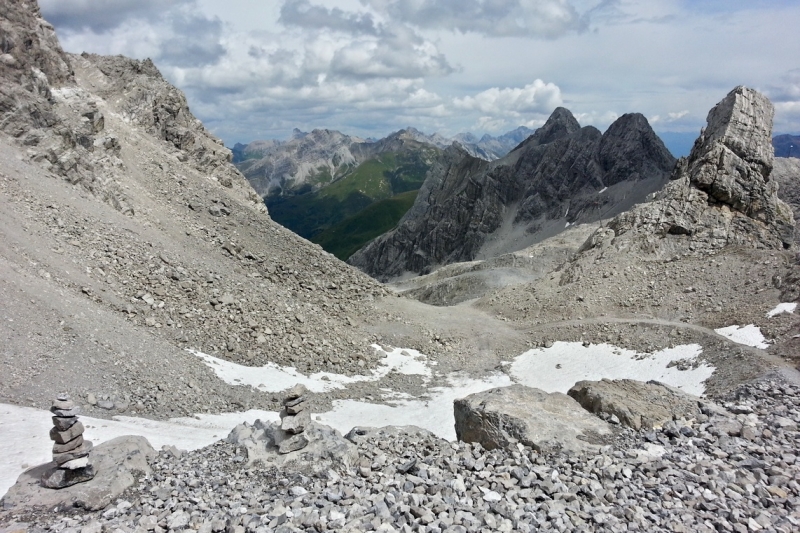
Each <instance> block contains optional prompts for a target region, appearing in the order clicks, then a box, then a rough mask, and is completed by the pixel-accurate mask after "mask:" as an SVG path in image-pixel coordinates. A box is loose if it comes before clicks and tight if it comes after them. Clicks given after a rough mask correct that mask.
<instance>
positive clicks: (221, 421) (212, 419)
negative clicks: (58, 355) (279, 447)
mask: <svg viewBox="0 0 800 533" xmlns="http://www.w3.org/2000/svg"><path fill="white" fill-rule="evenodd" d="M374 347H375V348H376V349H378V350H381V351H382V352H383V353H385V354H386V357H384V359H383V360H382V361H381V365H380V366H379V367H378V369H376V370H375V371H373V372H372V373H371V375H365V376H350V377H348V376H341V375H338V374H331V373H327V372H324V373H318V374H312V375H310V376H304V375H303V374H300V373H299V372H297V371H296V370H295V369H294V368H291V367H289V368H282V367H279V366H277V365H267V366H264V367H261V368H251V367H244V366H241V365H236V364H234V363H230V362H228V361H224V360H221V359H217V358H215V357H212V356H210V355H206V354H202V353H200V352H193V353H195V354H196V355H197V356H198V357H201V358H202V359H203V360H204V361H205V363H206V364H207V365H209V366H210V367H211V368H213V369H214V371H215V372H216V373H217V375H218V376H219V377H220V379H222V380H224V381H226V382H228V383H232V384H240V385H252V386H253V387H256V388H258V389H260V390H263V391H269V392H278V391H281V390H285V389H286V388H289V387H291V386H292V385H294V384H295V383H304V384H305V385H306V386H307V387H308V388H309V389H310V390H313V391H318V392H323V391H326V390H331V389H333V388H343V387H344V386H345V385H346V384H348V383H353V382H357V381H375V380H378V379H380V378H382V377H384V376H387V375H389V374H390V373H391V372H397V373H401V374H409V375H421V376H424V377H425V378H426V380H427V379H429V378H430V377H431V376H432V370H431V366H433V365H434V364H435V363H434V362H431V361H428V360H427V357H426V356H425V355H423V354H421V353H419V352H417V351H414V350H404V349H400V348H395V349H392V350H388V351H387V350H383V349H382V348H380V347H379V346H377V345H374ZM700 353H701V348H700V346H698V345H696V344H691V345H684V346H678V347H676V348H671V349H667V350H661V351H660V352H656V353H653V354H640V353H636V352H633V351H630V350H624V349H621V348H616V347H614V346H611V345H608V344H599V345H591V346H589V347H583V346H582V344H581V343H577V342H557V343H555V344H554V345H553V346H552V347H551V348H546V349H535V350H529V351H527V352H525V353H523V354H522V355H520V356H518V357H517V358H515V360H514V361H513V362H511V363H510V364H509V367H508V371H509V374H510V375H509V374H504V373H499V372H498V373H494V374H490V375H489V376H486V377H484V378H482V379H476V378H471V377H468V376H465V375H463V374H451V375H449V376H447V383H448V385H447V386H445V387H434V388H431V389H429V390H428V393H427V395H426V396H425V397H422V398H414V397H412V396H410V395H408V394H406V393H400V392H397V391H393V390H391V389H386V388H384V389H381V394H382V396H383V399H384V401H386V402H387V404H372V403H368V402H365V401H359V400H337V401H335V402H334V403H333V409H332V410H331V411H329V412H326V413H318V414H315V415H313V416H314V418H315V419H316V420H318V421H320V422H322V423H324V424H328V425H330V426H333V427H335V428H336V429H338V430H340V431H341V432H346V431H349V430H350V429H351V428H353V427H354V426H385V425H416V426H420V427H423V428H425V429H428V430H430V431H432V432H433V433H435V434H436V435H439V436H440V437H443V438H445V439H449V440H453V439H455V428H454V420H453V400H455V399H457V398H463V397H464V396H467V395H469V394H473V393H476V392H481V391H484V390H487V389H491V388H495V387H506V386H509V385H511V384H512V383H513V382H515V381H516V382H519V383H522V384H524V385H528V386H530V387H538V388H540V389H544V390H546V391H561V392H566V391H567V390H569V388H570V387H571V386H572V385H573V384H574V383H575V382H576V381H580V380H582V379H602V378H612V379H614V378H630V379H638V380H642V381H647V380H651V379H655V380H659V381H663V382H665V383H668V384H670V385H673V386H675V387H679V388H681V389H683V390H685V391H686V392H689V393H692V394H698V395H699V394H702V393H703V391H704V388H703V381H705V380H706V379H707V378H708V377H710V376H711V374H712V372H713V368H712V367H710V366H708V365H705V364H701V365H698V366H697V367H696V368H693V369H689V370H684V371H681V370H678V369H677V368H676V367H674V366H673V367H671V368H668V365H669V364H670V363H671V362H673V361H685V362H689V363H691V362H692V361H695V360H696V358H697V356H698V355H700ZM556 365H560V368H557V367H556ZM258 418H260V419H262V420H268V421H277V420H278V414H277V413H274V412H268V411H247V412H245V413H226V414H221V415H197V416H195V417H190V418H174V419H170V420H168V421H154V420H149V419H144V418H136V417H130V416H116V417H114V419H113V420H103V419H95V418H91V417H81V420H82V421H83V423H84V425H85V426H86V433H85V434H86V438H88V439H89V440H92V441H93V442H94V443H95V444H99V443H101V442H104V441H107V440H110V439H112V438H115V437H118V436H121V435H142V436H144V437H146V438H147V439H148V440H149V441H150V443H151V444H152V445H153V447H155V448H156V449H160V448H161V447H162V446H163V445H165V444H172V445H174V446H177V447H178V448H180V449H187V450H193V449H197V448H202V447H204V446H207V445H209V444H211V443H213V442H215V441H217V440H220V439H223V438H225V437H226V436H227V435H228V433H229V432H230V430H231V429H232V428H233V427H234V426H236V425H237V424H240V423H242V422H244V421H248V422H251V423H252V422H253V421H255V420H256V419H258ZM51 425H52V424H51V420H50V413H49V412H48V411H43V410H39V409H32V408H27V407H18V406H13V405H4V404H0V427H2V428H3V431H4V433H3V435H4V437H5V439H4V442H6V443H7V444H6V446H7V447H6V452H5V453H4V454H2V455H0V495H2V494H5V492H6V491H7V490H8V488H9V487H10V486H11V485H12V484H13V483H14V482H15V481H16V478H17V476H19V474H20V473H22V472H23V471H24V470H25V469H26V468H28V467H31V466H35V465H39V464H42V463H46V462H49V461H50V459H51V443H50V440H49V438H48V432H49V430H50V427H51Z"/></svg>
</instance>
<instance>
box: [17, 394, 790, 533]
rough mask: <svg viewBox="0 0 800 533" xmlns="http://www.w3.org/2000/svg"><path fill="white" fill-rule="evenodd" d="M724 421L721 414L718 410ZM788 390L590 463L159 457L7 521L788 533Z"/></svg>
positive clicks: (129, 527)
mask: <svg viewBox="0 0 800 533" xmlns="http://www.w3.org/2000/svg"><path fill="white" fill-rule="evenodd" d="M723 406H724V407H723ZM799 423H800V388H798V387H797V386H795V385H791V384H786V383H785V382H779V381H759V382H757V383H754V384H752V385H748V386H745V387H742V388H740V389H738V390H737V391H736V393H735V394H732V395H731V396H729V397H728V398H727V399H726V401H724V402H723V404H722V406H717V407H714V406H713V405H707V406H706V407H705V408H704V413H703V414H702V415H700V416H698V417H697V419H695V420H678V421H676V422H670V423H668V424H666V425H665V426H664V427H663V428H661V429H659V430H656V431H642V432H639V433H637V432H634V431H633V430H627V431H626V432H623V434H622V435H621V436H620V437H619V439H618V442H616V445H615V446H614V447H613V448H612V447H611V446H608V447H605V448H603V449H602V450H601V452H600V453H598V454H590V455H580V456H578V455H573V456H565V455H559V454H557V455H541V454H539V453H537V452H536V451H534V450H531V449H530V448H526V447H524V446H521V445H520V446H519V448H518V449H517V450H513V451H504V450H492V451H487V450H485V449H483V448H481V446H480V445H477V444H473V445H470V444H465V443H451V442H448V441H445V440H442V439H438V438H436V437H434V436H432V435H431V434H429V433H426V432H422V431H419V432H408V433H402V432H401V433H397V432H392V433H381V432H365V433H366V434H365V435H364V436H359V435H358V434H356V435H354V436H353V437H351V438H352V439H353V440H354V442H356V443H357V445H358V449H359V454H360V456H361V461H360V463H359V465H357V467H354V468H352V469H350V470H347V471H340V472H335V471H333V470H328V471H327V472H323V473H321V474H320V475H318V476H313V477H306V476H302V475H299V474H292V473H291V472H280V471H277V470H275V469H271V468H264V467H262V466H259V465H258V464H256V465H251V466H246V458H247V454H246V452H245V451H244V450H243V449H240V448H237V447H235V446H234V445H232V444H228V443H226V442H219V443H216V444H214V445H212V446H209V447H207V448H204V449H202V450H197V451H195V452H191V453H185V454H182V455H180V454H177V455H179V456H178V457H176V454H175V453H173V452H170V451H163V452H161V454H160V455H159V457H158V459H157V460H156V461H155V462H154V464H153V467H154V470H153V474H152V475H150V476H149V477H144V478H140V479H139V481H138V485H136V486H134V487H133V488H132V489H130V490H129V491H128V492H127V493H125V494H124V495H123V496H122V497H121V498H120V499H119V500H117V501H116V502H114V503H113V504H111V505H109V506H108V507H107V508H106V509H105V510H103V511H101V512H98V513H84V512H81V511H78V510H75V511H72V512H69V513H63V512H56V513H53V512H51V511H48V510H33V509H32V510H30V512H28V513H25V514H21V515H17V516H12V517H9V518H10V519H11V520H14V521H16V522H17V523H24V524H25V526H24V527H26V528H27V531H32V532H36V531H56V532H62V533H71V532H78V531H80V532H84V533H85V532H89V531H101V530H102V531H137V532H139V531H141V532H144V531H180V530H186V529H190V530H199V531H238V532H258V533H261V532H268V531H275V532H291V531H373V530H375V531H430V532H436V531H447V532H459V531H462V532H463V531H539V530H544V531H549V530H553V531H587V530H592V531H687V532H688V531H698V532H702V531H709V532H710V531H736V532H747V531H760V530H764V531H783V532H787V533H788V532H791V531H797V529H798V528H800V485H799V484H798V479H800V477H799V476H800V460H799V459H798V455H797V452H798V449H800V432H799V431H798V424H799Z"/></svg>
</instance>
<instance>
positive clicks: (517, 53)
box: [39, 0, 800, 151]
mask: <svg viewBox="0 0 800 533" xmlns="http://www.w3.org/2000/svg"><path fill="white" fill-rule="evenodd" d="M39 4H40V6H41V8H42V12H43V14H44V17H45V18H46V19H47V20H48V21H49V22H51V23H52V24H53V25H54V26H55V27H56V30H57V33H58V35H59V38H60V40H61V43H62V46H63V47H64V48H65V49H66V50H67V51H70V52H75V53H80V52H83V51H86V52H92V53H99V54H124V55H127V56H131V57H134V58H138V59H144V58H147V57H149V58H151V59H152V60H153V61H154V63H155V64H156V66H157V67H158V68H159V69H160V70H161V72H162V74H163V75H164V76H165V77H166V78H167V79H168V80H170V81H171V82H172V83H174V84H175V85H177V86H178V87H179V88H180V89H182V90H183V91H184V92H185V93H186V95H187V98H188V101H189V105H190V108H191V110H192V112H193V113H194V114H195V115H196V116H197V117H198V118H200V119H201V120H202V121H203V122H204V124H205V125H206V127H207V128H208V129H209V130H211V131H212V132H213V133H214V134H215V135H217V136H219V137H221V138H222V139H223V140H224V141H225V143H226V144H227V145H228V146H232V145H233V144H234V143H236V142H243V143H246V142H249V141H252V140H255V139H273V138H274V139H285V138H287V137H288V136H289V135H290V134H291V131H292V129H293V128H299V129H300V130H303V131H310V130H312V129H314V128H329V129H336V130H340V131H343V132H345V133H348V134H351V135H359V136H362V137H383V136H385V135H387V134H389V133H391V132H393V131H397V130H399V129H401V128H404V127H407V126H413V127H415V128H417V129H419V130H422V131H424V132H426V133H429V134H430V133H434V132H438V133H441V134H442V135H446V136H452V135H454V134H456V133H459V132H464V131H471V132H473V133H475V134H477V135H482V134H483V133H490V134H493V135H497V134H500V133H503V132H505V131H508V130H511V129H513V128H516V127H518V126H522V125H524V126H528V127H530V128H536V127H538V126H541V125H542V124H543V123H544V121H545V120H546V119H547V117H548V116H549V115H550V113H552V111H553V110H554V109H555V108H556V107H558V106H563V107H566V108H567V109H569V110H570V111H572V112H573V114H574V115H575V116H576V118H577V119H578V121H579V122H580V123H581V125H584V126H585V125H593V126H596V127H597V128H599V129H600V130H601V131H603V130H605V129H606V128H607V127H608V126H609V125H610V124H611V123H612V122H613V121H614V120H615V119H616V118H617V117H619V116H621V115H622V114H624V113H630V112H640V113H643V114H644V115H645V116H646V117H647V118H648V120H649V121H650V123H651V125H652V126H653V128H654V129H655V130H656V131H657V132H658V133H660V134H664V135H665V137H669V136H672V137H675V138H688V139H692V138H693V137H694V136H696V135H697V133H699V131H700V128H701V127H702V126H703V125H704V124H705V118H706V115H707V113H708V111H709V109H711V107H713V105H714V104H715V103H717V102H718V101H720V100H721V99H722V98H723V97H724V96H725V95H726V94H727V93H728V92H729V91H730V90H731V89H733V88H734V87H735V86H737V85H747V86H749V87H752V88H754V89H757V90H759V91H761V92H763V93H764V94H766V95H767V96H769V97H770V99H771V100H772V101H773V103H774V104H775V108H776V113H775V128H774V132H775V133H793V134H798V133H800V54H798V53H797V52H798V50H800V31H798V30H797V29H798V28H800V0H702V1H697V0H647V1H629V0H258V1H256V0H225V1H219V0H70V1H68V2H67V1H64V0H40V1H39ZM689 142H690V141H689ZM668 145H669V143H668ZM673 151H675V150H673Z"/></svg>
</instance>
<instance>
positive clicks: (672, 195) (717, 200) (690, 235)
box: [567, 87, 794, 278]
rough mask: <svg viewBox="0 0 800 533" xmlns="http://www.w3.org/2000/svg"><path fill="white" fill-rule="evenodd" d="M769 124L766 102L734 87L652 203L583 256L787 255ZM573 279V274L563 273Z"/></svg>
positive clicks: (786, 223) (788, 231)
mask: <svg viewBox="0 0 800 533" xmlns="http://www.w3.org/2000/svg"><path fill="white" fill-rule="evenodd" d="M772 117H773V107H772V104H771V103H770V101H769V100H768V99H767V98H766V97H765V96H763V95H762V94H760V93H758V92H757V91H754V90H753V89H748V88H747V87H736V88H735V89H734V90H733V91H731V92H730V93H729V94H728V95H727V96H726V97H725V98H724V99H723V100H722V101H721V102H720V103H718V104H717V105H716V106H715V107H714V108H713V109H712V110H711V111H710V112H709V114H708V124H707V126H706V127H705V128H704V130H703V131H702V132H701V134H700V137H698V139H697V140H696V141H695V143H694V147H693V148H692V152H691V154H690V155H689V157H688V158H681V159H680V160H679V161H678V164H677V165H676V167H675V170H674V171H673V174H672V176H671V181H670V183H669V184H668V185H667V186H666V187H664V189H663V190H662V191H660V192H659V193H658V194H657V195H656V196H655V198H654V199H653V201H651V202H647V203H645V204H641V205H638V206H636V207H635V208H634V209H632V210H630V211H628V212H626V213H622V214H620V215H619V216H617V217H615V218H614V219H613V220H611V222H609V224H608V227H607V228H601V229H599V230H598V231H597V232H596V233H595V234H594V235H592V236H591V237H590V238H589V240H588V241H587V242H586V244H584V246H583V248H582V252H587V251H589V250H604V249H606V248H609V249H611V250H622V249H626V250H632V251H635V250H639V251H644V252H646V253H647V254H648V255H651V256H652V257H675V256H677V255H686V254H688V255H702V254H708V253H713V252H716V251H717V250H720V249H721V248H723V247H725V246H728V245H738V246H748V247H754V248H758V249H785V248H790V247H791V246H792V243H793V240H794V217H793V214H792V211H791V209H790V208H789V206H788V205H787V204H785V203H784V202H783V201H781V200H780V199H779V198H778V194H777V192H778V183H777V181H775V180H772V179H770V174H771V172H772V167H773V152H772V145H771V132H772ZM600 253H603V252H600ZM576 268H577V267H576ZM574 276H575V268H573V269H572V271H571V272H568V273H567V278H574Z"/></svg>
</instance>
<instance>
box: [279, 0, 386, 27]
mask: <svg viewBox="0 0 800 533" xmlns="http://www.w3.org/2000/svg"><path fill="white" fill-rule="evenodd" d="M278 20H279V22H281V23H282V24H285V25H286V26H297V27H300V28H306V29H316V30H320V29H328V30H334V31H340V32H345V33H348V34H352V35H378V34H379V33H381V32H382V29H379V28H378V25H377V24H376V22H375V20H374V18H373V17H372V15H370V14H369V13H352V12H350V13H348V12H346V11H344V10H342V9H339V8H338V7H334V8H332V9H328V8H325V7H322V6H315V5H312V4H311V2H309V1H308V0H286V2H284V4H283V6H282V7H281V15H280V18H279V19H278Z"/></svg>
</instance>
